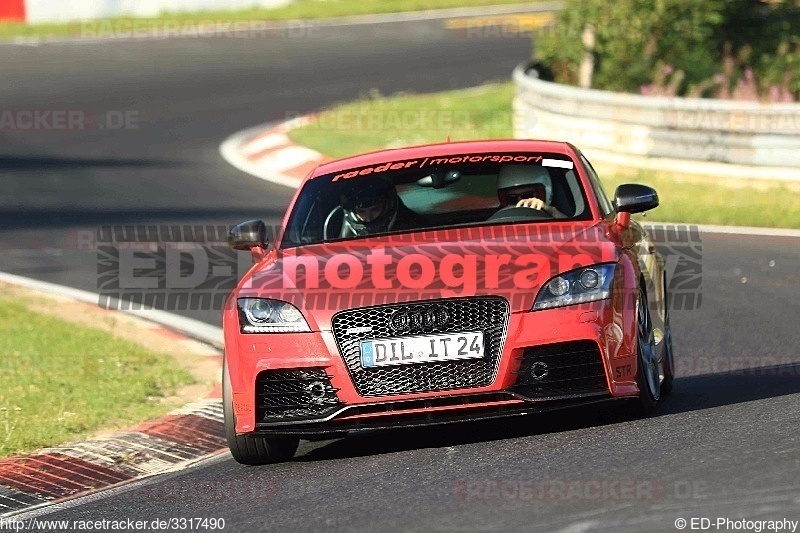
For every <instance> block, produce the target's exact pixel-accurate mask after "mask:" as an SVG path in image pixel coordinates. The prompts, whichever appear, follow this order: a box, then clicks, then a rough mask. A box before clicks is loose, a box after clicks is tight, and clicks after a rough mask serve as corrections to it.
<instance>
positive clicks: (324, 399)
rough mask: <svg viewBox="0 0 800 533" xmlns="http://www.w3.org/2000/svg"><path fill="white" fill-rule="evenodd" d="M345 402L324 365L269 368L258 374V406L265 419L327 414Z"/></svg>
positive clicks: (259, 416)
mask: <svg viewBox="0 0 800 533" xmlns="http://www.w3.org/2000/svg"><path fill="white" fill-rule="evenodd" d="M342 405H343V404H342V403H341V402H339V399H338V398H337V397H336V389H334V388H333V386H332V385H331V376H329V375H328V374H327V373H326V372H325V369H323V368H303V369H293V370H265V371H263V372H260V373H259V374H258V377H256V406H257V414H258V419H259V420H261V421H262V422H285V421H294V420H312V419H319V418H324V417H326V416H328V415H330V414H332V413H333V412H335V411H336V410H337V409H338V408H339V407H341V406H342Z"/></svg>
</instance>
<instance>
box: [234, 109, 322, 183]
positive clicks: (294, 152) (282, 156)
mask: <svg viewBox="0 0 800 533" xmlns="http://www.w3.org/2000/svg"><path fill="white" fill-rule="evenodd" d="M310 120H311V116H305V117H300V118H297V119H294V120H289V121H286V122H283V123H280V124H277V125H274V124H264V125H261V126H256V127H254V128H249V129H246V130H244V131H240V132H238V133H234V134H233V135H231V136H230V137H228V138H227V139H226V140H225V142H223V143H222V145H220V147H219V151H220V154H221V155H222V157H223V158H225V160H226V161H227V162H228V163H230V164H231V165H233V166H234V167H236V168H238V169H239V170H241V171H243V172H247V173H248V174H251V175H253V176H256V177H257V178H261V179H263V180H266V181H270V182H272V183H277V184H279V185H285V186H287V187H291V188H293V189H296V188H297V187H299V186H300V183H302V181H303V178H305V177H306V176H307V175H308V173H309V172H311V171H312V170H314V169H315V168H316V167H317V166H318V165H320V164H322V163H326V162H328V161H331V159H330V158H329V157H326V156H324V155H322V154H321V153H319V152H317V151H316V150H312V149H311V148H306V147H305V146H300V145H299V144H297V143H295V142H293V141H292V140H291V139H289V135H288V133H289V131H291V130H292V129H294V128H297V127H299V126H302V125H304V124H307V123H308V122H309V121H310Z"/></svg>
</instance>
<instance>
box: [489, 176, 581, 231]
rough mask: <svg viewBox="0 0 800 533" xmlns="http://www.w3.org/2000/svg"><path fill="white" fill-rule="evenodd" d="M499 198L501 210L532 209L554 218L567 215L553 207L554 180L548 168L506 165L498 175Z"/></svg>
mask: <svg viewBox="0 0 800 533" xmlns="http://www.w3.org/2000/svg"><path fill="white" fill-rule="evenodd" d="M497 197H498V198H499V199H500V208H501V209H502V208H504V207H530V208H532V209H538V210H539V211H544V212H545V213H547V214H549V215H550V216H551V217H553V218H567V215H565V214H564V213H562V212H561V211H559V210H558V209H557V208H556V207H554V206H553V205H551V202H552V201H553V180H552V179H551V178H550V173H549V172H548V171H547V169H546V168H544V167H541V166H534V165H505V166H504V167H502V168H501V169H500V172H499V174H498V175H497Z"/></svg>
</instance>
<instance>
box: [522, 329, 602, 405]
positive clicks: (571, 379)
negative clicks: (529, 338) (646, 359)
mask: <svg viewBox="0 0 800 533" xmlns="http://www.w3.org/2000/svg"><path fill="white" fill-rule="evenodd" d="M521 359H522V362H521V364H520V367H519V370H518V371H517V372H516V373H517V376H518V377H517V382H516V384H515V385H514V386H513V387H512V388H511V390H512V391H513V392H516V393H517V394H520V395H522V396H525V397H527V398H534V399H535V398H549V397H553V396H569V395H575V394H590V393H597V392H607V391H608V385H607V383H606V370H605V366H604V365H603V359H602V357H601V355H600V349H599V348H598V347H597V344H596V343H594V342H592V341H575V342H563V343H558V344H549V345H546V346H535V347H530V348H526V349H525V351H524V352H523V355H522V358H521Z"/></svg>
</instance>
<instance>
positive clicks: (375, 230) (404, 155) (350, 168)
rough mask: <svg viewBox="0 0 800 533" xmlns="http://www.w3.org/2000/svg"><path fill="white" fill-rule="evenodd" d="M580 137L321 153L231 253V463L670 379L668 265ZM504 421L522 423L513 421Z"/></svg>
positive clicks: (623, 189) (616, 395) (627, 394)
mask: <svg viewBox="0 0 800 533" xmlns="http://www.w3.org/2000/svg"><path fill="white" fill-rule="evenodd" d="M657 205H658V195H657V193H656V191H654V190H653V189H652V188H650V187H647V186H645V185H640V184H625V185H620V186H619V187H617V189H616V191H615V194H614V196H613V197H609V196H607V195H606V193H605V191H604V189H603V186H602V184H601V182H600V179H599V178H598V175H597V173H596V172H595V170H594V169H593V167H592V165H591V164H590V163H589V161H588V160H587V158H586V157H585V156H584V155H583V154H582V153H581V151H580V150H579V149H578V148H576V147H575V146H573V145H571V144H568V143H563V142H550V141H533V140H507V141H476V142H448V143H443V144H435V145H427V146H420V147H410V148H401V149H393V150H384V151H379V152H373V153H368V154H363V155H358V156H355V157H350V158H346V159H341V160H339V161H334V162H330V163H325V164H322V165H320V166H319V167H317V168H316V169H315V170H313V171H312V172H311V173H310V174H309V175H308V176H307V177H306V179H305V180H304V181H303V183H302V185H301V186H300V187H299V188H298V190H297V192H296V194H295V196H294V198H293V200H292V201H291V203H290V205H289V207H288V209H287V211H286V215H285V218H284V219H283V223H282V224H281V226H280V227H279V228H276V229H274V231H273V229H272V228H268V227H267V226H266V224H265V223H264V222H263V221H260V220H251V221H249V222H244V223H242V224H240V225H238V226H236V227H234V228H233V229H231V231H230V234H229V236H228V242H229V245H230V246H231V247H232V248H233V249H235V250H248V251H249V252H250V253H251V254H252V257H253V263H254V264H253V266H252V268H251V269H250V270H249V272H248V273H247V274H246V275H245V276H244V277H243V278H242V279H241V281H240V282H239V283H238V285H237V287H236V288H235V290H234V291H233V292H232V293H231V295H230V297H229V299H228V301H227V303H226V308H225V310H224V316H223V326H224V334H225V361H224V368H223V402H224V403H223V405H224V413H225V430H226V436H227V440H228V444H229V446H230V450H231V453H232V455H233V457H234V458H235V459H236V460H237V461H239V462H240V463H244V464H250V465H257V464H266V463H271V462H277V461H283V460H288V459H291V458H292V456H293V455H294V453H295V451H296V449H297V447H298V442H299V439H300V438H324V437H326V436H334V435H335V436H341V435H347V434H348V433H349V432H355V431H361V430H376V429H382V428H394V427H408V426H419V425H428V424H447V423H454V422H459V421H465V420H476V419H481V418H489V417H519V416H521V415H528V414H533V413H539V412H542V411H546V410H550V409H556V408H563V407H567V406H577V405H583V404H589V403H594V402H608V401H617V402H625V403H627V405H629V406H633V407H634V408H635V409H636V410H638V411H639V412H640V413H642V414H645V415H646V414H651V413H653V412H654V411H655V409H656V407H657V405H658V404H659V402H660V400H661V399H662V397H663V396H664V395H666V394H668V393H669V392H670V391H671V389H672V382H673V368H674V363H673V350H672V339H671V334H670V324H669V314H668V306H667V301H668V295H667V286H668V285H667V279H666V274H665V270H664V260H663V258H662V257H661V256H660V255H659V253H658V251H657V250H656V248H655V246H654V243H653V241H652V239H651V237H650V236H649V235H648V233H647V231H646V230H645V228H644V227H643V226H642V225H640V224H639V223H638V222H637V221H636V220H634V219H633V218H631V214H633V213H639V212H644V211H647V210H650V209H653V208H655V207H656V206H657ZM512 420H519V418H513V419H512Z"/></svg>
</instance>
